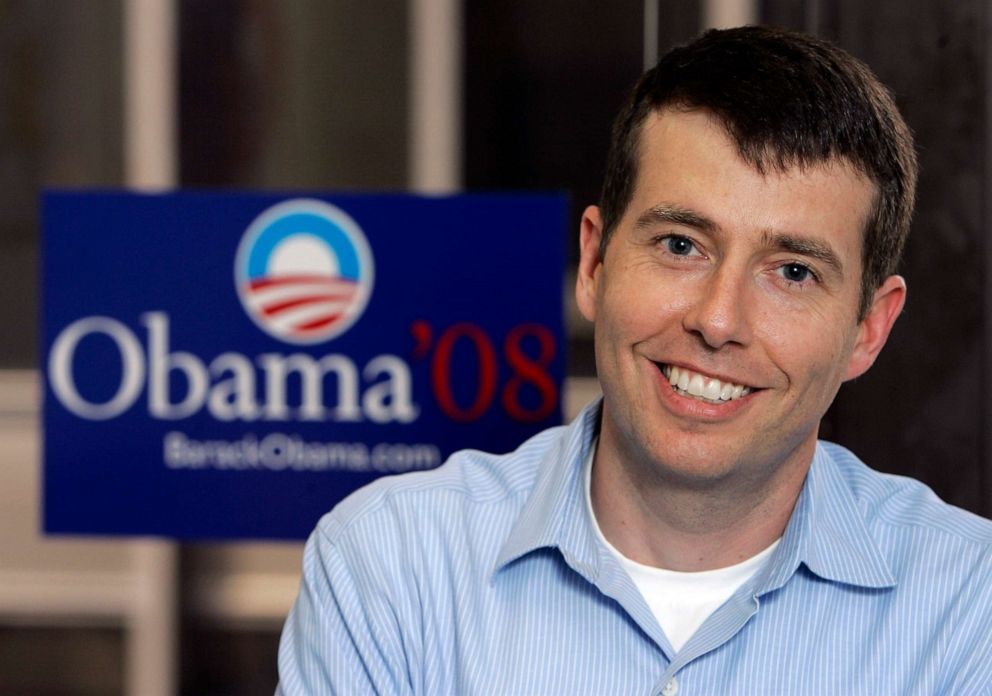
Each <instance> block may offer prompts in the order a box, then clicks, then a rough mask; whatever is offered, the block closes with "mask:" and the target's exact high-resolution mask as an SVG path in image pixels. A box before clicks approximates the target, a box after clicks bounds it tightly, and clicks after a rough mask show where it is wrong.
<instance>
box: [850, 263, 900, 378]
mask: <svg viewBox="0 0 992 696" xmlns="http://www.w3.org/2000/svg"><path fill="white" fill-rule="evenodd" d="M904 304H906V281H905V280H904V279H903V277H902V276H897V275H892V276H889V277H888V278H886V279H885V282H883V283H882V285H881V287H879V288H878V290H876V291H875V297H874V298H873V299H872V302H871V307H869V308H868V314H867V315H866V316H865V318H864V319H863V320H862V321H861V324H860V326H859V327H858V338H857V342H856V343H855V344H854V350H853V351H852V352H851V359H850V361H849V362H848V364H847V372H846V373H845V374H844V380H845V381H846V380H849V379H854V378H855V377H860V376H861V375H863V374H864V373H865V372H867V371H868V368H869V367H871V366H872V365H873V364H874V362H875V358H877V357H878V354H879V353H880V352H881V351H882V346H884V345H885V341H886V340H888V338H889V331H891V330H892V325H893V324H895V323H896V318H897V317H898V316H899V315H900V314H901V313H902V308H903V305H904Z"/></svg>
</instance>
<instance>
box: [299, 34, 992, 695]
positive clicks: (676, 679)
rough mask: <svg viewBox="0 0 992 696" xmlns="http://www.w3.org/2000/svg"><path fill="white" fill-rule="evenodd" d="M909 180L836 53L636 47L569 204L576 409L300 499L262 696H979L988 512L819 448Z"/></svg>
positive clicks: (879, 314)
mask: <svg viewBox="0 0 992 696" xmlns="http://www.w3.org/2000/svg"><path fill="white" fill-rule="evenodd" d="M915 181H916V161H915V156H914V153H913V145H912V138H911V136H910V133H909V130H908V128H907V127H906V125H905V123H904V122H903V120H902V118H901V116H900V115H899V113H898V111H897V109H896V107H895V105H894V104H893V102H892V100H891V98H890V96H889V95H888V93H887V91H886V90H885V88H884V87H882V86H881V85H880V84H879V83H878V81H877V80H876V79H875V77H874V76H873V75H872V74H871V73H870V72H869V71H868V69H867V68H866V67H865V66H864V65H863V64H861V63H860V62H858V61H856V60H855V59H853V58H852V57H851V56H849V55H847V54H846V53H844V52H842V51H840V50H839V49H837V48H836V47H833V46H831V45H829V44H827V43H824V42H821V41H818V40H816V39H812V38H810V37H805V36H802V35H798V34H793V33H788V32H783V31H777V30H770V29H763V28H754V27H751V28H742V29H735V30H728V31H722V32H709V33H707V34H705V35H703V36H702V37H700V38H699V39H697V40H696V41H694V42H693V43H691V44H689V45H687V46H684V47H681V48H678V49H676V50H674V51H672V52H671V53H669V54H668V55H667V56H665V57H664V58H663V59H662V60H661V62H660V63H659V64H658V66H657V67H656V68H654V69H653V70H651V71H650V72H648V73H647V74H646V75H645V76H644V77H642V79H641V80H640V82H639V83H638V84H637V86H636V87H635V88H634V91H633V93H632V95H631V98H630V100H629V102H628V103H627V105H626V106H625V107H624V110H623V111H622V112H621V114H620V115H619V117H618V119H617V122H616V124H615V127H614V134H613V142H612V145H611V151H610V154H609V160H608V165H607V175H606V181H605V185H604V191H603V197H602V200H601V205H600V206H599V207H595V206H593V207H590V208H588V209H586V211H585V213H584V215H583V217H582V223H581V230H580V246H581V257H580V263H579V273H578V283H577V288H576V297H577V300H578V305H579V308H580V309H581V311H582V313H583V314H584V315H585V317H586V318H587V319H589V320H590V321H592V322H594V324H595V346H596V360H597V369H598V374H599V380H600V383H601V385H602V389H603V398H602V400H600V401H598V402H596V403H594V404H591V405H590V406H589V407H587V408H586V410H585V411H584V412H583V413H582V414H581V415H580V416H579V417H578V418H577V419H576V421H575V422H574V423H572V424H571V425H570V426H567V427H563V428H556V429H553V430H549V431H546V432H544V433H542V434H540V435H538V436H536V437H535V438H533V439H531V440H530V441H528V442H526V443H524V444H523V445H522V446H521V447H520V448H519V449H518V450H517V451H516V452H513V453H511V454H509V455H504V456H495V455H488V454H484V453H480V452H462V453H459V454H456V455H454V456H453V457H452V458H451V459H450V460H449V461H448V462H447V463H446V464H445V465H444V466H442V467H441V468H440V469H438V470H436V471H433V472H427V473H419V474H411V475H406V476H401V477H394V478H389V479H383V480H380V481H378V482H376V483H375V484H373V485H372V486H370V487H369V488H367V489H364V490H363V491H360V492H358V493H357V494H355V495H354V496H352V497H351V498H349V499H348V500H346V501H345V502H344V503H342V504H341V505H340V506H338V508H336V509H335V510H334V511H333V512H331V513H330V514H329V515H327V516H326V517H325V518H324V519H323V520H322V521H321V523H320V525H319V526H318V529H317V530H316V531H315V532H314V535H313V536H312V537H311V539H310V541H309V543H308V545H307V550H306V554H305V559H304V577H303V582H302V585H301V590H300V596H299V599H298V600H297V603H296V605H295V607H294V609H293V612H292V613H291V615H290V617H289V619H288V620H287V624H286V628H285V631H284V633H283V640H282V644H281V647H280V676H281V679H282V682H281V685H280V690H281V692H283V693H287V694H316V693H348V694H352V693H404V694H406V693H418V694H442V693H443V694H448V693H450V694H473V693H485V694H565V693H567V694H659V695H662V696H674V694H705V695H711V694H721V695H724V694H758V693H763V694H802V695H804V696H808V695H811V694H837V693H844V694H870V695H873V696H875V695H879V694H992V523H990V522H988V521H987V520H982V519H980V518H978V517H975V516H973V515H970V514H969V513H967V512H964V511H962V510H959V509H956V508H953V507H951V506H948V505H946V504H944V503H942V502H941V501H940V500H938V499H937V498H936V496H935V495H934V494H933V493H932V492H931V491H930V490H929V489H927V488H926V487H925V486H923V485H922V484H920V483H917V482H915V481H912V480H909V479H904V478H900V477H894V476H887V475H882V474H879V473H876V472H874V471H872V470H871V469H869V468H868V467H867V466H865V465H864V464H863V463H861V462H860V461H859V460H858V459H857V458H856V457H855V456H854V455H853V454H851V453H850V452H848V451H847V450H844V449H843V448H841V447H838V446H836V445H832V444H829V443H824V442H819V441H818V440H817V430H818V427H819V422H820V419H821V417H822V416H823V414H824V413H825V412H826V410H827V408H828V407H829V405H830V403H831V402H832V401H833V399H834V397H835V395H836V393H837V390H838V389H839V388H840V386H841V384H842V383H843V382H844V381H846V380H850V379H853V378H855V377H858V376H859V375H861V374H863V373H864V372H865V371H866V370H868V369H869V368H870V367H871V365H872V363H873V361H874V360H875V358H876V357H877V355H878V353H879V351H880V350H881V349H882V347H883V345H884V344H885V342H886V339H887V338H888V335H889V331H890V329H891V328H892V325H893V323H894V322H895V320H896V318H897V317H898V315H899V313H900V312H901V310H902V308H903V304H904V302H905V298H906V285H905V282H904V281H903V279H902V278H901V277H899V276H898V275H895V269H896V266H897V264H898V261H899V256H900V254H901V250H902V247H903V244H904V241H905V238H906V234H907V232H908V228H909V220H910V217H911V215H912V207H913V200H914V190H915Z"/></svg>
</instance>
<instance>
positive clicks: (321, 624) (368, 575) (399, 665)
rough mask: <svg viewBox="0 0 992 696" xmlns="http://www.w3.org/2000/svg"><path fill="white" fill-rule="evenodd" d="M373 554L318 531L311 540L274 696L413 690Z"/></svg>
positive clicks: (282, 643) (281, 651)
mask: <svg viewBox="0 0 992 696" xmlns="http://www.w3.org/2000/svg"><path fill="white" fill-rule="evenodd" d="M369 551H371V549H360V548H359V549H355V548H353V547H351V546H348V547H346V548H342V547H341V545H340V544H339V543H335V541H332V540H331V539H329V538H328V537H327V536H326V534H325V533H324V532H323V531H322V530H321V528H320V527H318V529H317V530H316V531H315V532H314V533H313V534H312V535H311V537H310V539H309V541H308V542H307V544H306V548H305V550H304V554H303V577H302V580H301V583H300V593H299V596H298V597H297V599H296V603H295V604H294V605H293V609H292V611H291V612H290V614H289V617H288V618H287V620H286V625H285V627H284V628H283V633H282V639H281V641H280V644H279V686H278V688H277V690H276V694H277V695H282V696H297V695H300V696H303V695H306V696H317V695H318V694H320V695H322V694H335V695H336V694H347V695H349V696H350V695H352V694H411V693H413V689H412V686H411V679H410V673H409V670H408V669H407V667H406V664H407V659H406V656H405V655H404V646H403V639H402V632H401V630H400V622H399V619H398V617H397V615H396V612H395V611H394V609H393V608H392V606H391V605H390V602H389V598H388V593H387V592H386V591H384V589H385V588H384V587H383V585H382V584H381V582H382V579H381V578H382V576H381V573H377V572H376V568H375V565H374V563H372V562H370V561H369V555H368V552H369ZM376 576H378V577H376Z"/></svg>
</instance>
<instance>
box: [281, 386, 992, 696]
mask: <svg viewBox="0 0 992 696" xmlns="http://www.w3.org/2000/svg"><path fill="white" fill-rule="evenodd" d="M598 415H599V409H598V404H593V405H591V406H590V407H588V408H587V409H586V410H585V411H584V412H583V413H582V414H581V415H580V416H579V417H578V418H577V419H576V421H575V422H574V423H573V424H572V425H570V426H567V427H561V428H554V429H551V430H548V431H545V432H544V433H541V434H540V435H537V436H536V437H534V438H532V439H531V440H529V441H527V442H526V443H524V444H523V445H522V446H521V447H520V448H519V449H518V450H517V451H515V452H513V453H511V454H508V455H504V456H495V455H490V454H485V453H482V452H476V451H465V452H460V453H458V454H455V455H454V456H453V457H451V459H450V460H449V461H448V462H447V463H446V464H444V465H443V466H442V467H441V468H439V469H436V470H434V471H430V472H421V473H414V474H407V475H403V476H399V477H391V478H385V479H380V480H379V481H377V482H375V483H373V484H372V485H370V486H368V487H366V488H365V489H363V490H361V491H359V492H357V493H355V494H354V495H352V496H351V497H349V498H348V499H347V500H345V501H344V502H342V503H341V504H340V505H339V506H338V507H337V508H335V510H334V511H333V512H331V513H330V514H328V515H326V516H325V517H324V518H323V519H322V520H321V522H320V523H319V525H318V527H317V529H316V530H315V531H314V533H313V535H312V536H311V538H310V540H309V542H308V543H307V547H306V552H305V554H304V561H303V579H302V583H301V587H300V595H299V597H298V599H297V601H296V604H295V605H294V607H293V610H292V612H291V613H290V615H289V618H288V619H287V621H286V627H285V629H284V631H283V635H282V642H281V644H280V650H279V672H280V680H281V681H280V687H279V691H278V692H277V693H283V694H286V695H293V696H295V695H296V694H349V695H350V694H371V693H378V694H430V695H432V696H433V695H434V694H569V695H570V696H572V695H576V694H596V695H598V696H601V695H604V694H611V695H612V694H645V695H648V694H658V695H663V696H674V695H675V694H678V695H679V696H692V695H695V694H699V695H706V696H723V695H731V694H748V695H753V694H796V695H802V696H816V695H817V694H830V695H831V696H837V695H838V694H843V695H844V696H850V695H852V694H866V695H870V696H880V695H885V694H955V695H956V694H962V695H965V696H973V695H981V694H992V522H989V521H987V520H983V519H981V518H979V517H976V516H974V515H971V514H969V513H967V512H964V511H962V510H960V509H957V508H954V507H951V506H948V505H946V504H944V503H942V502H941V501H940V500H938V499H937V498H936V496H935V495H934V494H933V493H932V491H930V490H929V489H928V488H927V487H925V486H924V485H922V484H920V483H918V482H916V481H912V480H910V479H906V478H901V477H895V476H888V475H883V474H879V473H877V472H874V471H872V470H871V469H868V468H867V467H866V466H865V465H864V464H862V463H861V462H860V461H859V460H858V459H857V458H856V457H854V455H852V454H851V453H850V452H848V451H847V450H845V449H843V448H841V447H838V446H837V445H832V444H829V443H821V444H820V445H819V446H818V448H817V451H816V455H815V457H814V460H813V463H812V465H811V467H810V471H809V474H808V476H807V478H806V483H805V486H804V488H803V490H802V493H801V495H800V497H799V500H798V501H797V504H796V507H795V511H794V512H793V515H792V518H791V520H790V522H789V524H788V526H787V528H786V530H785V534H784V536H783V537H782V541H781V543H780V544H779V546H778V548H777V549H775V552H774V553H773V554H772V556H771V557H770V559H769V560H768V563H767V564H766V565H765V566H764V567H763V568H762V569H761V570H759V571H758V572H757V573H756V574H755V575H754V576H753V577H752V578H751V579H750V580H748V581H747V582H745V583H744V585H743V586H741V587H740V588H739V589H738V591H737V592H736V593H735V594H734V595H733V596H732V597H731V598H730V599H729V600H727V602H726V603H724V604H723V605H722V606H721V607H720V608H719V609H717V610H716V611H715V612H714V613H713V614H712V615H711V616H710V617H709V618H708V619H707V620H706V621H705V622H704V623H703V625H702V626H701V627H700V628H699V630H698V631H697V632H696V633H695V634H694V635H693V636H692V637H691V638H690V639H689V641H688V642H687V643H686V644H685V646H684V647H683V648H682V650H681V651H679V652H678V653H674V652H673V651H672V649H671V646H670V645H669V642H668V640H667V638H666V637H665V635H664V633H663V632H662V630H661V629H660V627H659V626H658V623H657V621H656V620H655V618H654V616H653V615H652V613H651V611H650V609H649V608H648V606H647V604H646V603H645V601H644V599H643V597H642V596H641V595H640V593H639V592H638V591H637V589H636V588H635V586H634V585H633V583H632V581H631V580H630V578H629V576H628V575H627V574H626V572H625V571H624V570H623V569H622V568H621V567H620V565H619V562H618V561H617V559H616V558H615V557H614V555H613V554H611V553H610V552H609V551H608V550H607V549H606V548H604V547H603V545H602V544H601V542H599V541H598V540H597V537H596V534H595V532H594V531H593V529H591V521H590V519H589V517H588V515H587V514H586V510H585V503H584V499H583V496H584V492H583V479H582V463H583V461H584V458H585V457H586V456H587V455H588V454H589V450H590V448H591V447H592V446H593V445H592V443H593V442H594V439H595V436H596V428H597V422H598Z"/></svg>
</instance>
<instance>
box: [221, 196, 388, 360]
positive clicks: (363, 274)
mask: <svg viewBox="0 0 992 696" xmlns="http://www.w3.org/2000/svg"><path fill="white" fill-rule="evenodd" d="M374 280H375V268H374V265H373V262H372V251H371V249H370V248H369V243H368V240H366V239H365V235H364V234H363V233H362V230H361V228H360V227H359V226H358V224H357V223H356V222H355V221H354V220H352V219H351V217H350V216H349V215H348V214H347V213H345V212H344V211H343V210H341V209H340V208H337V207H335V206H333V205H330V204H329V203H324V202H323V201H318V200H313V199H309V198H299V199H295V200H291V201H285V202H283V203H279V204H278V205H274V206H272V207H271V208H269V209H268V210H266V211H265V212H263V213H262V214H261V215H259V216H258V217H257V218H255V220H254V221H253V222H252V223H251V225H249V226H248V229H247V230H245V234H244V236H243V237H242V238H241V244H240V245H239V246H238V253H237V255H236V257H235V260H234V284H235V287H236V288H237V292H238V298H239V299H240V300H241V304H242V306H243V307H244V308H245V312H246V313H247V314H248V316H249V317H250V318H251V320H252V321H253V322H255V324H256V325H257V326H258V327H259V328H261V329H262V330H263V331H265V332H266V333H267V334H269V335H270V336H273V337H274V338H278V339H279V340H281V341H286V342H288V343H295V344H299V345H310V344H314V343H322V342H324V341H329V340H330V339H332V338H335V337H337V336H340V335H341V334H342V333H344V332H345V331H347V330H348V329H349V328H351V326H352V325H353V324H354V323H355V322H356V321H358V318H359V317H360V316H361V315H362V312H363V311H365V307H366V305H367V304H368V301H369V298H370V297H371V295H372V287H373V283H374Z"/></svg>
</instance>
